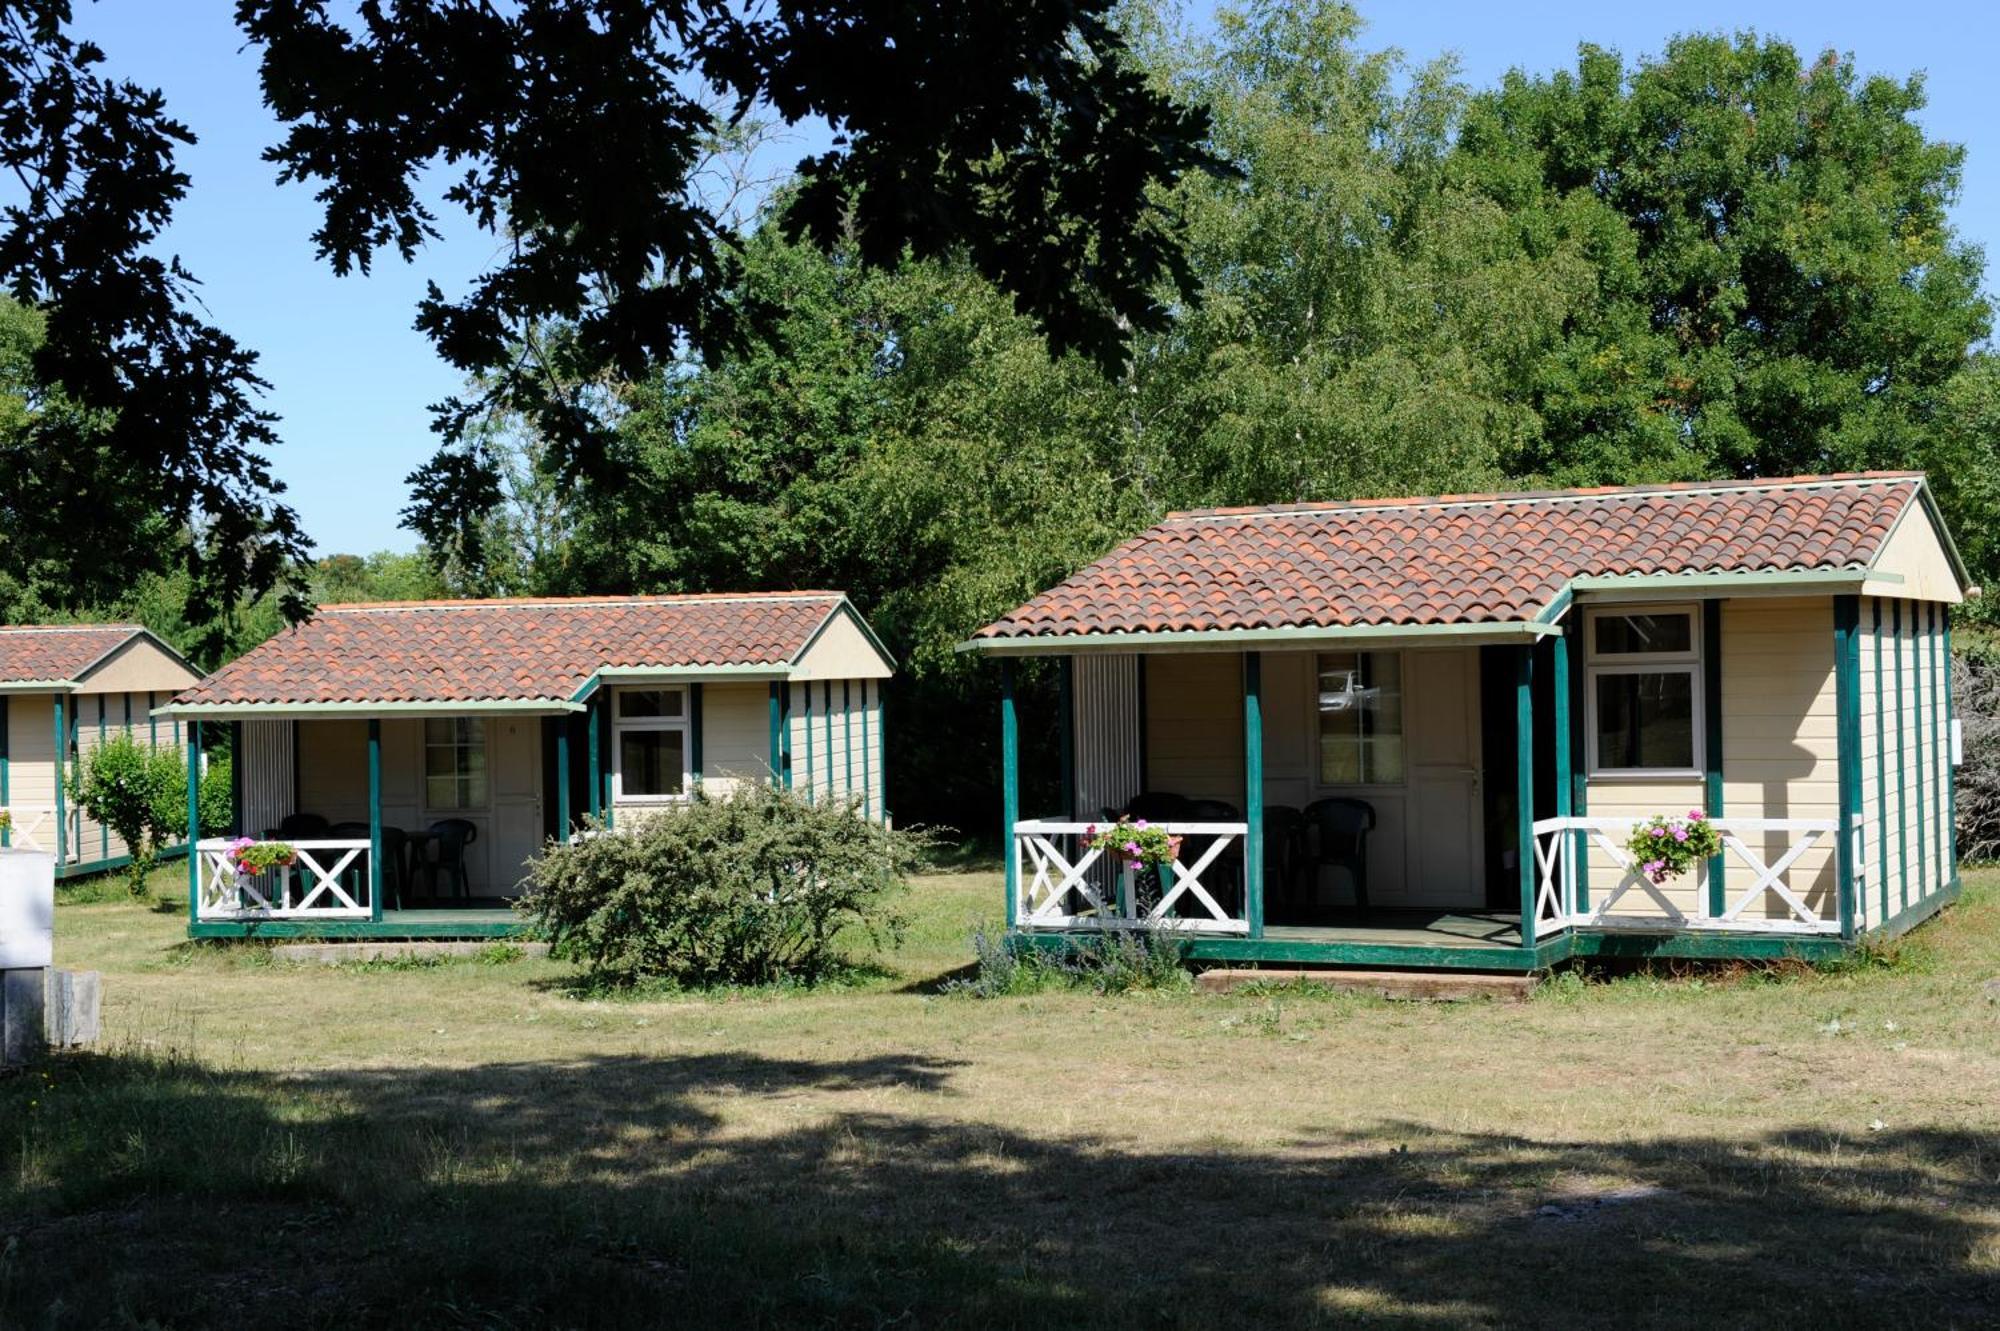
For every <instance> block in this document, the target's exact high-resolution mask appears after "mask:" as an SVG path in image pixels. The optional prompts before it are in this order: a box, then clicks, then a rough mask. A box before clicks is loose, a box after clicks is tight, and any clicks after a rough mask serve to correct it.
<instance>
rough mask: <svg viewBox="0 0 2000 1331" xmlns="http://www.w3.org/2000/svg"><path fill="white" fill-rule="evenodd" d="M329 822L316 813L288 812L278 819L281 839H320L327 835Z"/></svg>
mask: <svg viewBox="0 0 2000 1331" xmlns="http://www.w3.org/2000/svg"><path fill="white" fill-rule="evenodd" d="M326 831H327V822H326V819H324V818H322V817H320V816H319V815H318V814H316V813H288V814H286V815H285V816H284V817H283V818H281V819H279V820H278V839H279V840H281V841H319V840H322V839H324V838H325V837H326Z"/></svg>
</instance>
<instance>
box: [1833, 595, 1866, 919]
mask: <svg viewBox="0 0 2000 1331" xmlns="http://www.w3.org/2000/svg"><path fill="white" fill-rule="evenodd" d="M1860 629H1861V601H1860V598H1858V597H1854V596H1836V597H1834V598H1833V681H1834V705H1835V713H1834V714H1835V721H1834V725H1835V735H1836V737H1837V744H1836V753H1837V755H1838V758H1839V775H1840V785H1839V789H1840V803H1839V809H1840V819H1839V825H1838V826H1837V827H1836V829H1835V831H1834V841H1833V863H1834V891H1835V894H1836V898H1835V899H1836V900H1837V901H1838V903H1839V906H1840V933H1841V936H1842V937H1843V938H1852V937H1854V930H1855V923H1856V920H1855V916H1856V911H1855V904H1856V903H1855V896H1854V821H1855V819H1854V815H1855V814H1856V812H1858V811H1859V809H1860V808H1861V634H1860Z"/></svg>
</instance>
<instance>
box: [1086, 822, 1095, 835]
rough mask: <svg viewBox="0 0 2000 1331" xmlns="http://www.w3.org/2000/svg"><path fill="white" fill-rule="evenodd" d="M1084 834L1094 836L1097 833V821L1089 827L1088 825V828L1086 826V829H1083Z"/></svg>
mask: <svg viewBox="0 0 2000 1331" xmlns="http://www.w3.org/2000/svg"><path fill="white" fill-rule="evenodd" d="M1083 834H1084V835H1085V836H1087V837H1094V836H1096V835H1097V824H1096V823H1092V824H1091V825H1090V826H1089V827H1086V828H1084V829H1083Z"/></svg>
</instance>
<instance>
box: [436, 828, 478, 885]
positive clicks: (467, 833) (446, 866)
mask: <svg viewBox="0 0 2000 1331" xmlns="http://www.w3.org/2000/svg"><path fill="white" fill-rule="evenodd" d="M430 834H431V836H432V837H433V838H435V839H436V844H437V855H436V858H434V859H432V860H431V862H430V879H431V891H432V892H433V893H435V892H436V891H437V886H438V879H439V878H442V877H449V878H450V879H451V884H452V889H453V890H454V891H456V892H457V893H458V894H459V895H460V896H469V895H471V892H472V883H471V875H470V874H468V873H467V872H466V868H465V848H466V847H467V846H469V845H471V844H472V843H473V842H475V841H477V840H479V825H478V824H477V823H474V822H471V821H469V820H467V819H464V818H440V819H439V820H438V821H436V822H434V823H432V824H431V825H430Z"/></svg>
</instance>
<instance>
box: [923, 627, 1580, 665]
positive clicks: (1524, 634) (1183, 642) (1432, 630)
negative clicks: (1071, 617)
mask: <svg viewBox="0 0 2000 1331" xmlns="http://www.w3.org/2000/svg"><path fill="white" fill-rule="evenodd" d="M1561 633H1562V627H1561V626H1560V625H1558V624H1543V623H1535V622H1532V621H1526V620H1495V621H1491V622H1486V623H1453V624H1346V625H1302V626H1297V627H1286V628H1270V629H1205V630H1187V631H1172V632H1161V633H1064V634H1019V635H1015V636H1011V637H994V638H972V639H968V640H967V641H965V642H962V643H960V644H958V646H957V648H956V649H955V650H957V651H960V652H982V653H984V654H986V655H988V656H1068V655H1070V654H1072V653H1076V652H1130V651H1173V650H1176V649H1178V650H1182V651H1203V650H1208V649H1213V650H1216V651H1247V650H1251V649H1254V648H1257V647H1260V646H1265V645H1269V646H1273V647H1279V648H1285V647H1293V648H1303V647H1315V646H1322V645H1324V646H1368V647H1388V646H1403V645H1409V644H1415V645H1419V646H1421V645H1424V644H1426V643H1432V642H1446V641H1448V642H1452V643H1455V644H1460V645H1467V646H1470V645H1476V644H1483V643H1504V642H1521V641H1524V640H1526V641H1532V640H1534V639H1536V638H1544V637H1552V636H1560V635H1561Z"/></svg>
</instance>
